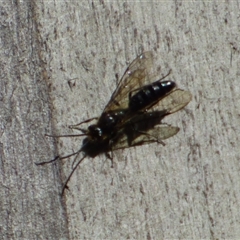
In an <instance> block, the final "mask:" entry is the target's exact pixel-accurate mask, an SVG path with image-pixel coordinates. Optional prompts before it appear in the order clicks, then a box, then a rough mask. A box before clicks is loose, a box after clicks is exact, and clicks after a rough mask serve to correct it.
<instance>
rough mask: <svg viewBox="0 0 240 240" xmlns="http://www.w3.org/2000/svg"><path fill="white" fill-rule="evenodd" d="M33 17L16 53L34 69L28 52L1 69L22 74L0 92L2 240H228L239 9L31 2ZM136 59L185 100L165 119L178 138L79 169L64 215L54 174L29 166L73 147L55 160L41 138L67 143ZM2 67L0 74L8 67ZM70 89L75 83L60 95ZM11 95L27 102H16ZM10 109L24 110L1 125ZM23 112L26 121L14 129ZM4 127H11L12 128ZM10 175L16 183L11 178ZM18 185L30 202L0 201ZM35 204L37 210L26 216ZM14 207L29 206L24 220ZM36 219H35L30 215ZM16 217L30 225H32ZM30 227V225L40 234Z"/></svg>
mask: <svg viewBox="0 0 240 240" xmlns="http://www.w3.org/2000/svg"><path fill="white" fill-rule="evenodd" d="M22 6H23V5H22ZM28 9H30V8H28ZM33 9H34V11H35V12H34V13H35V14H33V15H30V19H34V21H36V25H33V24H31V21H28V22H25V26H28V28H27V29H28V30H29V29H32V32H34V33H38V34H36V36H35V37H36V39H38V42H37V43H34V44H32V45H30V44H29V46H28V45H26V46H28V47H29V48H31V47H30V46H32V48H31V49H33V50H34V51H33V53H35V52H37V53H38V56H35V55H33V56H35V58H32V59H33V60H34V59H38V58H40V59H41V60H43V61H40V63H38V61H39V60H38V61H37V60H35V61H32V62H33V63H34V64H33V63H32V64H33V65H29V64H24V63H25V62H27V63H28V61H27V60H26V59H29V58H30V57H29V55H28V54H27V53H28V51H25V52H23V51H20V53H22V54H23V55H20V56H22V57H20V58H19V59H23V60H22V61H19V59H17V60H18V62H17V64H16V62H15V63H14V64H13V65H12V66H24V67H26V69H27V70H25V71H24V70H22V71H19V73H18V74H17V73H16V76H17V77H16V78H14V79H21V81H18V82H17V81H14V83H15V84H17V83H18V84H17V87H16V89H17V90H15V91H9V92H8V95H7V96H8V97H6V98H5V99H7V100H6V101H5V102H3V103H5V104H8V105H7V106H8V107H6V106H5V107H3V108H2V111H4V112H3V113H1V116H4V118H3V120H2V122H3V123H4V124H3V126H8V125H7V124H9V122H10V121H11V122H12V123H14V122H16V123H15V124H12V125H11V126H12V127H11V128H10V127H3V128H2V129H4V131H3V130H2V132H3V133H2V137H1V142H2V156H3V157H2V159H3V160H2V166H3V167H2V168H1V169H3V170H2V171H3V172H4V174H1V176H2V177H1V181H2V185H3V186H4V187H3V188H2V189H1V196H2V199H4V200H3V201H2V203H1V204H2V205H1V206H3V207H1V209H3V211H1V213H3V216H4V218H1V219H4V222H3V221H2V224H1V226H2V227H1V228H2V229H4V233H5V234H10V235H9V236H13V237H15V238H16V236H17V235H14V234H15V232H17V233H18V234H19V233H21V234H22V235H20V234H19V235H20V236H22V238H24V237H26V236H27V237H30V236H39V238H52V239H54V237H55V238H58V237H59V236H63V237H68V235H67V230H66V229H68V231H69V238H70V239H82V238H90V239H110V238H111V239H120V238H122V239H126V238H137V239H145V238H148V239H177V238H182V239H187V238H188V239H203V238H205V239H209V238H212V239H217V238H219V239H220V238H232V239H233V238H237V237H238V236H239V235H240V234H239V227H238V226H239V220H240V217H239V213H238V211H236V209H238V208H239V204H238V202H239V201H238V200H239V191H238V189H239V186H238V182H239V150H238V146H237V142H238V140H239V137H238V136H239V120H238V119H239V108H238V107H237V106H238V105H239V102H240V98H239V94H238V92H239V88H238V85H239V84H238V75H239V74H238V66H239V57H238V55H239V41H238V38H239V27H238V18H239V5H238V3H237V2H234V1H229V2H222V3H217V2H213V1H212V2H187V1H185V2H174V1H168V2H128V3H121V2H116V1H114V2H103V1H100V2H95V1H94V2H88V3H86V2H84V3H77V2H62V1H61V2H60V1H57V2H43V3H38V4H35V5H34V8H33ZM33 9H31V10H33ZM26 12H27V11H26ZM29 12H31V11H30V10H29ZM13 16H14V17H15V16H16V15H14V14H12V15H11V18H13ZM21 17H22V18H24V17H23V16H22V15H21ZM28 17H29V16H28ZM13 19H18V18H13ZM26 19H29V18H27V17H26ZM17 22H18V21H17V20H16V23H17ZM21 22H22V21H21ZM5 24H6V23H5ZM2 25H3V23H2ZM21 26H22V25H21ZM29 26H30V27H29ZM32 26H37V28H34V27H32ZM36 29H37V30H36ZM29 31H30V30H29ZM9 32H10V33H11V31H6V32H5V34H6V35H7V34H9ZM16 32H17V31H16ZM26 32H27V31H26ZM18 33H19V36H22V37H23V36H24V37H26V38H27V37H28V35H29V34H23V33H24V31H23V30H22V31H18ZM15 34H16V33H15ZM16 35H17V34H16ZM30 36H32V35H30ZM7 39H8V38H7ZM9 39H11V38H9ZM12 39H15V38H12ZM17 39H19V38H17ZM15 41H16V40H15ZM15 41H14V44H13V43H11V42H10V41H8V42H9V46H11V47H7V45H4V48H5V51H2V54H3V55H4V53H6V52H7V51H6V49H13V50H14V49H15V48H13V47H12V46H16V44H15ZM5 42H6V41H5ZM17 46H21V48H20V47H18V48H16V49H18V50H19V49H22V46H23V45H22V44H18V45H17ZM43 47H44V49H43ZM25 48H26V47H25ZM25 48H23V49H25ZM26 49H28V48H26ZM13 50H11V51H13ZM142 50H152V51H154V52H155V56H156V62H155V65H156V67H158V66H160V67H161V69H157V70H158V71H159V73H160V75H161V74H164V73H166V72H168V69H169V68H171V69H172V74H171V76H170V78H171V79H172V80H174V81H176V82H177V84H178V85H179V87H180V88H183V89H186V90H189V91H190V92H192V94H193V96H194V97H193V100H192V102H191V103H190V104H189V105H188V106H187V108H186V110H185V111H181V112H178V113H175V114H174V115H171V116H169V117H167V118H166V119H165V120H164V121H165V122H167V123H171V124H173V125H174V126H178V127H180V128H181V131H180V132H179V133H178V135H176V136H174V137H172V138H170V139H168V140H166V141H165V142H166V144H167V145H166V146H165V147H163V146H161V145H156V144H151V145H149V146H143V147H137V148H132V149H126V150H119V151H116V152H115V153H114V168H111V167H110V166H111V163H110V162H109V161H108V160H106V158H105V157H104V156H99V157H96V158H95V159H91V158H88V159H85V160H84V162H83V163H82V164H81V166H80V167H79V168H78V170H77V171H76V172H75V174H74V175H73V177H72V178H71V181H70V183H69V188H70V190H69V191H67V192H66V194H65V198H64V199H63V200H66V209H67V215H65V213H64V210H63V209H64V208H63V207H62V205H61V200H60V198H59V195H58V193H59V192H60V186H59V184H60V183H61V181H60V177H59V169H58V168H57V166H58V165H57V163H56V164H53V165H46V166H41V167H35V166H34V164H33V162H34V161H35V160H36V159H44V160H47V159H51V158H52V157H53V156H54V154H58V153H60V154H66V153H71V151H72V150H74V149H78V148H79V147H80V146H81V141H82V140H81V139H80V138H79V139H58V140H57V143H58V144H57V150H58V151H55V152H54V151H53V149H54V148H53V145H52V144H53V143H54V142H53V139H49V138H44V136H43V133H45V132H51V131H52V132H53V133H54V134H63V133H69V129H68V127H67V126H68V125H71V124H75V123H78V122H80V121H81V120H84V119H87V118H89V117H93V116H98V115H99V114H100V113H101V111H102V109H103V108H104V105H105V104H106V103H107V101H108V100H109V98H110V95H111V93H112V91H113V90H114V88H115V86H116V77H115V74H116V73H117V74H118V75H119V76H121V74H122V73H123V72H124V70H125V67H126V66H127V64H128V63H129V62H130V61H131V60H133V59H134V58H135V57H136V55H137V54H138V53H140V52H141V51H142ZM9 51H10V50H9ZM2 54H1V55H2ZM24 54H26V55H24ZM31 57H32V56H31ZM7 59H8V58H7V57H6V58H5V64H2V66H5V65H7V64H8V61H7ZM17 60H15V61H17ZM24 60H25V61H24ZM19 62H20V63H21V64H20V63H19ZM44 64H45V65H44ZM33 66H34V67H35V68H34V67H33ZM36 66H38V67H39V66H40V68H37V67H36ZM3 69H4V70H5V71H3V74H2V75H3V77H2V78H3V79H4V77H6V76H10V75H9V73H8V71H6V69H8V68H3ZM11 69H13V70H15V69H17V68H16V67H15V68H13V67H12V68H11ZM29 69H31V71H30V70H29ZM32 69H34V70H32ZM42 69H44V71H43V70H42ZM16 72H17V71H16ZM26 72H27V73H28V74H29V75H30V73H31V74H32V75H30V76H31V77H27V74H26ZM37 72H39V75H38V76H37V74H36V73H37ZM33 74H35V75H33ZM33 77H36V78H35V79H44V80H45V82H43V81H40V82H37V81H35V82H36V83H37V84H35V86H34V87H35V88H34V87H32V88H31V86H32V85H33V84H32V82H31V79H32V78H33ZM75 78H76V79H75ZM7 79H8V80H6V81H1V82H2V84H3V86H6V84H5V85H4V82H8V81H10V80H9V77H8V78H7ZM10 79H11V78H10ZM70 79H75V80H73V81H72V82H74V84H73V85H72V87H71V88H70V87H69V84H68V80H70ZM23 80H24V81H25V82H24V81H23ZM27 80H29V81H27ZM19 82H20V83H21V84H20V86H21V87H19ZM35 82H34V83H35ZM46 83H47V84H48V85H46ZM31 84H32V85H31ZM10 85H11V86H12V87H11V88H10V89H15V88H14V86H15V85H14V84H13V83H11V84H10ZM23 85H24V86H28V88H26V89H27V90H28V91H27V90H25V91H24V90H22V89H24V88H23V87H22V86H23ZM47 87H48V88H47ZM2 89H9V87H5V88H2ZM29 89H30V90H29ZM32 89H34V90H35V92H34V90H32ZM20 90H22V92H23V93H25V92H26V91H27V92H30V93H31V94H32V95H30V97H28V98H26V100H25V102H26V103H25V102H24V99H25V98H24V96H25V95H24V94H23V93H21V92H20ZM5 91H6V90H5ZM10 92H13V94H10ZM20 93H21V94H20ZM34 93H35V94H34ZM15 94H16V95H15ZM17 96H19V97H18V98H17ZM31 96H32V98H31ZM33 96H34V97H33ZM8 99H9V100H8ZM11 99H13V100H14V99H16V100H18V101H16V102H23V103H22V104H21V105H19V106H22V107H25V108H22V109H21V108H17V107H16V111H17V110H18V109H21V111H19V110H18V112H17V113H14V114H13V115H12V114H11V112H12V111H13V110H14V109H15V108H14V107H13V106H15V105H16V106H18V105H17V104H16V103H15V101H13V100H11ZM29 99H30V101H29ZM10 100H11V101H13V103H12V105H11V104H9V103H11V101H10ZM33 100H35V101H33ZM29 102H33V103H35V105H34V104H27V103H29ZM38 102H40V103H41V104H39V103H38ZM49 103H50V104H52V105H50V107H49V105H48V104H49ZM27 106H33V107H32V108H33V109H40V111H39V110H38V111H37V110H36V111H35V112H34V114H33V115H30V114H29V113H30V112H31V111H30V110H31V107H27ZM39 106H41V107H42V108H40V107H39ZM6 109H7V110H9V109H10V110H9V111H7V110H6ZM49 109H51V111H50V110H49ZM24 113H26V116H29V118H30V119H31V120H29V121H27V120H26V121H23V120H21V119H22V118H23V117H21V116H24ZM27 113H28V114H27ZM37 113H38V114H39V115H37ZM44 113H45V114H44ZM14 116H18V117H16V120H14V119H15V118H14ZM19 116H20V117H19ZM41 116H42V117H41ZM38 118H39V119H38ZM32 119H34V121H33V120H32ZM23 122H24V123H25V125H24V124H23ZM36 122H37V124H39V123H40V122H41V124H39V125H41V126H37V127H36V125H34V124H33V123H35V124H36ZM21 123H22V124H21ZM17 124H18V125H17ZM43 124H46V125H43ZM51 124H53V128H51ZM20 126H21V128H20ZM22 126H23V127H22ZM43 126H44V127H43ZM24 127H25V128H24ZM24 129H25V130H24ZM33 132H34V134H36V136H35V137H32V136H33V135H34V134H33ZM70 132H71V131H70ZM18 133H20V134H19V135H18ZM23 133H24V134H23ZM37 134H39V135H40V136H41V137H37V136H38V135H37ZM20 136H21V138H20ZM22 136H24V137H22ZM10 139H12V141H9V140H10ZM22 139H23V140H22ZM11 142H14V144H13V143H12V144H11ZM20 143H25V144H24V145H23V144H20ZM27 143H28V144H29V145H28V147H27V148H26V147H25V145H26V144H27ZM31 144H32V147H30V145H31ZM7 146H10V147H7ZM13 146H14V147H13ZM22 146H24V147H22ZM36 146H38V147H36ZM7 149H8V150H7ZM13 149H14V151H13ZM16 149H19V150H16ZM23 149H27V151H23ZM50 151H52V153H49V152H50ZM8 152H9V153H8ZM7 153H8V154H7ZM28 156H30V157H28ZM32 156H33V157H32ZM21 159H22V160H21ZM63 162H64V164H63V165H62V167H61V169H62V170H63V177H62V180H63V181H64V178H66V177H67V176H68V174H69V172H70V171H71V161H70V160H69V161H68V160H65V161H63ZM10 164H11V165H10ZM8 165H9V166H8ZM6 166H8V167H7V168H6ZM10 166H11V167H10ZM13 166H14V168H13ZM6 169H8V170H6ZM11 169H16V170H17V171H15V172H14V171H11ZM16 172H17V173H18V176H19V177H16V176H15V175H14V174H16ZM20 176H21V177H20ZM33 176H34V177H33ZM25 178H26V179H27V180H26V181H23V182H27V181H30V180H31V181H32V185H31V186H37V187H32V188H31V190H32V191H31V193H32V195H30V189H29V188H28V187H26V186H25V188H24V190H21V188H20V187H18V189H20V190H18V191H14V190H12V191H10V190H11V189H15V188H17V187H16V186H18V185H20V186H22V185H24V184H21V181H20V180H19V179H25ZM31 181H30V182H31ZM9 189H10V190H9ZM8 191H9V192H11V194H10V193H8ZM28 191H29V195H30V196H29V195H28V194H27V193H28ZM23 194H24V198H21V197H20V196H22V195H23ZM32 196H36V197H35V198H33V197H32ZM15 199H17V201H14V200H15ZM23 199H24V201H23ZM32 199H33V200H32ZM63 200H62V201H63ZM48 201H50V202H49V203H48ZM13 202H14V203H15V204H16V205H14V204H13ZM23 202H25V203H28V204H26V205H24V204H22V203H23ZM36 202H38V203H39V204H36V205H34V204H33V203H36ZM6 206H12V207H9V209H11V210H10V211H7V209H8V208H7V207H6ZM19 206H31V207H32V206H34V207H32V209H31V214H30V213H29V212H27V211H26V210H25V209H26V208H23V207H19ZM39 209H41V212H43V213H44V214H43V216H44V219H43V217H42V218H41V217H39V215H38V214H36V213H38V212H39ZM16 210H17V211H16ZM24 214H26V215H24ZM23 216H25V217H24V218H23ZM27 216H32V217H31V221H30V220H29V217H27ZM9 219H10V220H9ZM12 219H15V220H14V221H13V220H12ZM21 219H26V220H27V221H25V222H24V221H21ZM54 219H55V221H54ZM66 221H67V222H68V225H67V224H66ZM30 222H35V223H36V222H37V223H38V227H39V228H36V227H35V226H36V225H37V224H32V225H31V224H29V223H30ZM19 223H21V224H19ZM16 226H18V227H19V226H20V227H19V228H17V227H16ZM24 226H28V228H26V227H24ZM43 226H44V227H43ZM59 227H60V228H61V230H59ZM17 229H23V230H22V231H20V230H19V231H15V230H17ZM26 229H27V230H26ZM40 232H41V235H38V233H40ZM11 234H12V235H11ZM6 236H7V235H6ZM5 238H6V237H5Z"/></svg>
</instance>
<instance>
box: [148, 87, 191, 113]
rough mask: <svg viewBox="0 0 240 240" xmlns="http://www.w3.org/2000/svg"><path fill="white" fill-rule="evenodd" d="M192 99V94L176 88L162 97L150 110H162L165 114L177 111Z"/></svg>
mask: <svg viewBox="0 0 240 240" xmlns="http://www.w3.org/2000/svg"><path fill="white" fill-rule="evenodd" d="M191 99H192V94H191V93H190V92H188V91H184V90H182V89H176V90H174V91H172V92H170V93H169V94H168V95H167V96H166V97H164V98H162V99H161V100H160V101H159V102H158V103H157V104H155V105H154V106H153V107H152V108H151V109H150V110H149V111H161V112H163V114H164V115H168V114H171V113H174V112H177V111H179V110H181V109H182V108H184V107H185V106H186V105H187V104H188V103H189V102H190V101H191Z"/></svg>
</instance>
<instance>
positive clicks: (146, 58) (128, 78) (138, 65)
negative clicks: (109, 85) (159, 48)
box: [104, 52, 153, 112]
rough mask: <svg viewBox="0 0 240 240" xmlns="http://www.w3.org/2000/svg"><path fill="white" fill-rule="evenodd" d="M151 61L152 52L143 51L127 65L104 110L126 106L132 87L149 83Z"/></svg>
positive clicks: (139, 86) (135, 87)
mask: <svg viewBox="0 0 240 240" xmlns="http://www.w3.org/2000/svg"><path fill="white" fill-rule="evenodd" d="M152 63H153V54H152V52H144V53H142V54H141V55H140V56H138V57H137V58H136V59H135V60H134V61H133V62H132V63H131V64H130V65H129V67H128V68H127V69H126V71H125V73H124V75H123V76H122V78H121V80H120V82H119V84H118V86H117V88H116V90H115V91H114V92H113V94H112V96H111V99H110V101H109V102H108V104H107V105H106V107H105V109H104V112H107V111H111V110H116V109H125V108H127V107H128V102H129V93H130V92H131V91H132V90H133V89H137V88H141V87H142V86H144V85H146V84H147V83H149V81H150V79H149V78H150V71H151V69H152Z"/></svg>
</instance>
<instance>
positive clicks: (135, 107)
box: [129, 81, 176, 111]
mask: <svg viewBox="0 0 240 240" xmlns="http://www.w3.org/2000/svg"><path fill="white" fill-rule="evenodd" d="M175 87H176V84H175V82H172V81H163V82H155V83H153V84H150V85H147V86H145V87H143V88H142V89H141V90H140V91H138V92H137V93H136V94H134V95H133V96H131V97H130V99H129V109H130V110H132V111H141V110H143V109H145V108H147V107H148V106H151V105H152V104H154V102H157V101H159V100H160V99H161V98H162V97H164V96H165V95H166V94H167V93H169V92H171V91H172V90H173V89H174V88H175Z"/></svg>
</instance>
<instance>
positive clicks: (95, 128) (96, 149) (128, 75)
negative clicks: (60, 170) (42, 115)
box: [37, 52, 192, 194]
mask: <svg viewBox="0 0 240 240" xmlns="http://www.w3.org/2000/svg"><path fill="white" fill-rule="evenodd" d="M152 62H153V54H152V52H144V53H142V54H141V55H140V56H138V57H137V58H136V59H135V60H134V61H133V62H132V63H131V64H130V65H129V67H128V68H127V69H126V71H125V73H124V75H123V77H122V78H121V80H120V82H119V84H118V85H117V88H116V90H115V91H114V92H113V94H112V96H111V98H110V100H109V102H108V104H107V105H106V107H105V109H104V111H103V113H102V114H101V115H100V117H99V118H91V119H88V120H85V121H83V122H81V123H79V124H77V125H73V126H70V127H71V128H72V129H76V130H79V131H81V132H82V134H75V135H58V136H51V135H47V136H51V137H79V136H86V138H85V139H84V140H83V144H82V147H81V148H80V149H79V150H78V151H76V152H74V153H72V154H69V155H66V156H62V157H60V156H57V157H56V158H54V159H53V160H51V161H47V162H40V163H37V165H43V164H46V163H50V162H54V161H56V160H57V159H65V158H69V157H71V156H75V158H74V161H73V162H74V163H75V161H76V160H77V158H78V156H79V154H80V153H81V152H83V153H84V155H83V157H82V158H80V160H79V161H78V162H77V163H76V164H75V166H74V167H73V169H72V171H71V173H70V174H69V176H68V178H67V180H66V181H65V183H64V185H63V190H62V194H63V192H64V189H65V188H67V184H68V182H69V180H70V178H71V176H72V174H73V173H74V171H75V170H76V168H77V167H78V166H79V164H80V163H81V162H82V161H83V159H84V158H85V157H86V156H90V157H95V156H97V155H98V154H100V153H103V152H105V153H107V152H111V151H113V150H116V149H123V148H127V147H133V146H137V145H143V144H147V143H152V142H159V143H162V144H163V142H162V140H163V139H167V138H169V137H171V136H173V135H175V134H177V132H178V131H179V128H178V127H173V126H170V125H167V124H160V125H159V123H161V120H162V119H163V118H164V117H165V116H166V115H169V114H172V113H174V112H176V111H179V110H180V109H182V108H183V107H185V106H186V105H187V104H188V103H189V102H190V101H191V98H192V95H191V93H190V92H188V91H184V90H181V89H178V88H177V87H176V84H175V82H173V81H163V80H164V79H165V78H166V77H167V76H168V75H169V74H170V72H171V71H169V72H168V74H167V75H165V76H164V77H162V78H160V79H159V80H157V81H155V82H153V81H152V80H153V79H154V75H153V74H152V73H151V69H152ZM92 120H97V121H96V123H95V124H92V125H90V126H89V127H88V128H87V129H83V128H82V127H80V126H81V125H82V124H84V123H88V122H90V121H92ZM109 157H110V156H109ZM110 158H111V157H110Z"/></svg>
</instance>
